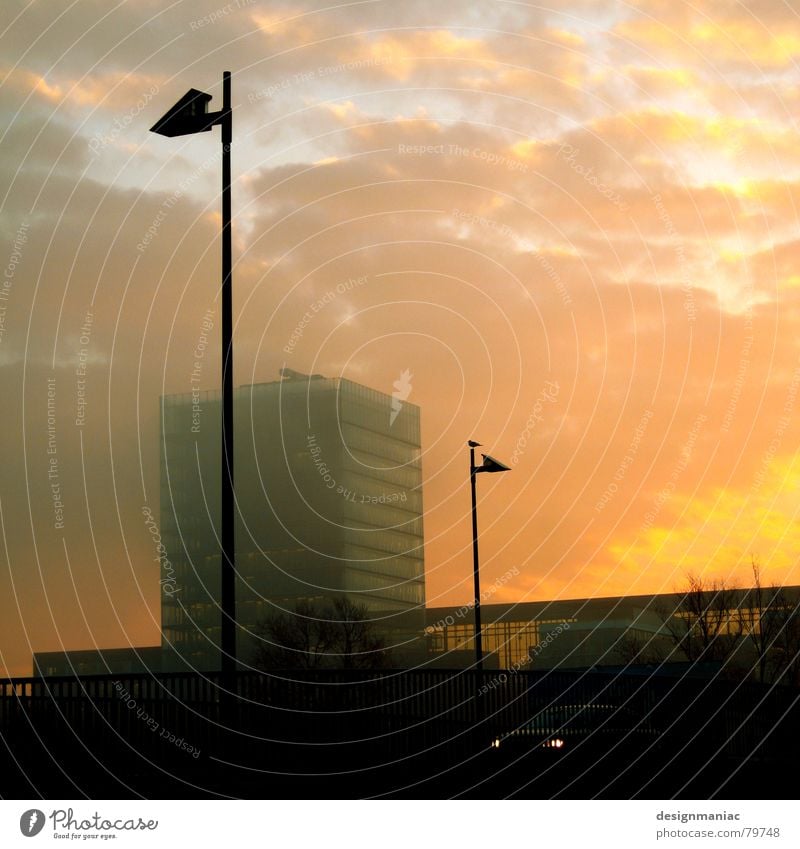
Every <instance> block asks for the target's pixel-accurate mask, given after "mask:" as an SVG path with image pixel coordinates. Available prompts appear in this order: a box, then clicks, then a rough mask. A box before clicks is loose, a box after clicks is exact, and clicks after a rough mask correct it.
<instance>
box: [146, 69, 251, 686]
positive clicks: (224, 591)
mask: <svg viewBox="0 0 800 849" xmlns="http://www.w3.org/2000/svg"><path fill="white" fill-rule="evenodd" d="M209 100H211V95H210V94H206V93H205V92H202V91H198V90H197V89H195V88H192V89H189V91H188V92H186V94H185V95H184V96H183V97H182V98H181V99H180V100H179V101H178V102H177V103H176V104H175V105H174V106H173V107H172V108H171V109H170V110H169V111H168V112H166V113H165V114H164V115H163V116H162V117H161V118H159V120H158V121H157V122H156V123H155V124H154V125H153V126H152V127H151V128H150V130H151V132H154V133H159V134H160V135H162V136H169V137H170V138H172V137H173V136H185V135H191V134H192V133H204V132H208V131H209V130H210V129H211V128H212V127H214V126H216V125H217V124H219V126H220V127H221V128H222V498H221V507H222V516H221V528H220V531H221V533H220V538H221V540H220V541H221V554H222V557H221V567H220V583H221V587H220V590H221V591H220V612H221V618H222V635H221V640H220V650H221V656H222V673H223V680H225V681H226V682H227V683H228V684H232V682H233V674H234V672H235V671H236V553H235V538H234V504H233V297H232V293H231V280H232V269H231V256H232V251H231V141H232V137H233V120H232V109H231V73H230V71H225V72H224V73H223V74H222V109H221V110H220V111H219V112H209V111H208V102H209Z"/></svg>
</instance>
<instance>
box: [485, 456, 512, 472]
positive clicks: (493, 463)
mask: <svg viewBox="0 0 800 849" xmlns="http://www.w3.org/2000/svg"><path fill="white" fill-rule="evenodd" d="M481 457H483V465H482V466H480V467H479V468H478V471H479V472H510V471H511V467H510V466H507V465H506V464H505V463H501V462H500V461H499V460H495V459H494V457H490V456H489V455H488V454H481Z"/></svg>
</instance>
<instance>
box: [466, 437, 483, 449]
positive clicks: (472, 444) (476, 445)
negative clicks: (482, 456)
mask: <svg viewBox="0 0 800 849" xmlns="http://www.w3.org/2000/svg"><path fill="white" fill-rule="evenodd" d="M467 445H469V447H470V448H480V447H481V443H480V442H475V440H474V439H470V441H469V442H468V443H467Z"/></svg>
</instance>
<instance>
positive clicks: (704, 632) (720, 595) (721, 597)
mask: <svg viewBox="0 0 800 849" xmlns="http://www.w3.org/2000/svg"><path fill="white" fill-rule="evenodd" d="M686 580H687V584H688V587H687V588H686V590H685V591H684V593H683V594H682V596H681V598H680V601H679V603H678V605H677V607H676V608H675V610H671V611H669V610H663V609H662V610H661V617H662V619H663V620H664V624H665V626H666V629H667V632H668V633H669V635H670V638H671V639H672V641H673V643H674V644H675V646H676V648H678V649H679V650H680V651H681V652H682V653H683V655H684V656H685V657H686V659H687V660H688V661H690V662H692V663H700V662H718V663H720V662H724V661H726V660H729V659H730V658H731V656H732V655H734V654H735V653H736V651H737V649H738V648H739V646H740V644H741V642H742V638H743V635H744V634H743V627H742V621H741V617H740V615H739V612H738V611H739V605H740V602H741V591H740V590H737V589H734V588H732V587H729V586H728V585H727V584H726V583H725V581H724V580H716V581H711V582H706V581H704V580H703V578H701V577H699V576H697V575H692V574H688V575H687V576H686Z"/></svg>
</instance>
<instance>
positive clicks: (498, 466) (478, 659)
mask: <svg viewBox="0 0 800 849" xmlns="http://www.w3.org/2000/svg"><path fill="white" fill-rule="evenodd" d="M467 444H468V445H469V481H470V486H471V488H472V569H473V577H474V580H475V605H474V608H473V609H474V612H475V668H476V669H477V670H478V671H481V670H483V635H482V630H481V579H480V566H479V560H478V505H477V500H476V497H475V478H476V476H477V475H478V473H479V472H492V473H494V472H510V471H511V469H510V468H509V467H508V466H506V464H505V463H501V462H500V461H499V460H495V459H494V457H490V456H489V455H488V454H481V457H483V463H482V464H481V465H480V466H476V465H475V449H476V448H479V447H480V442H475V441H474V440H472V439H470V441H469V442H468V443H467Z"/></svg>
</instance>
